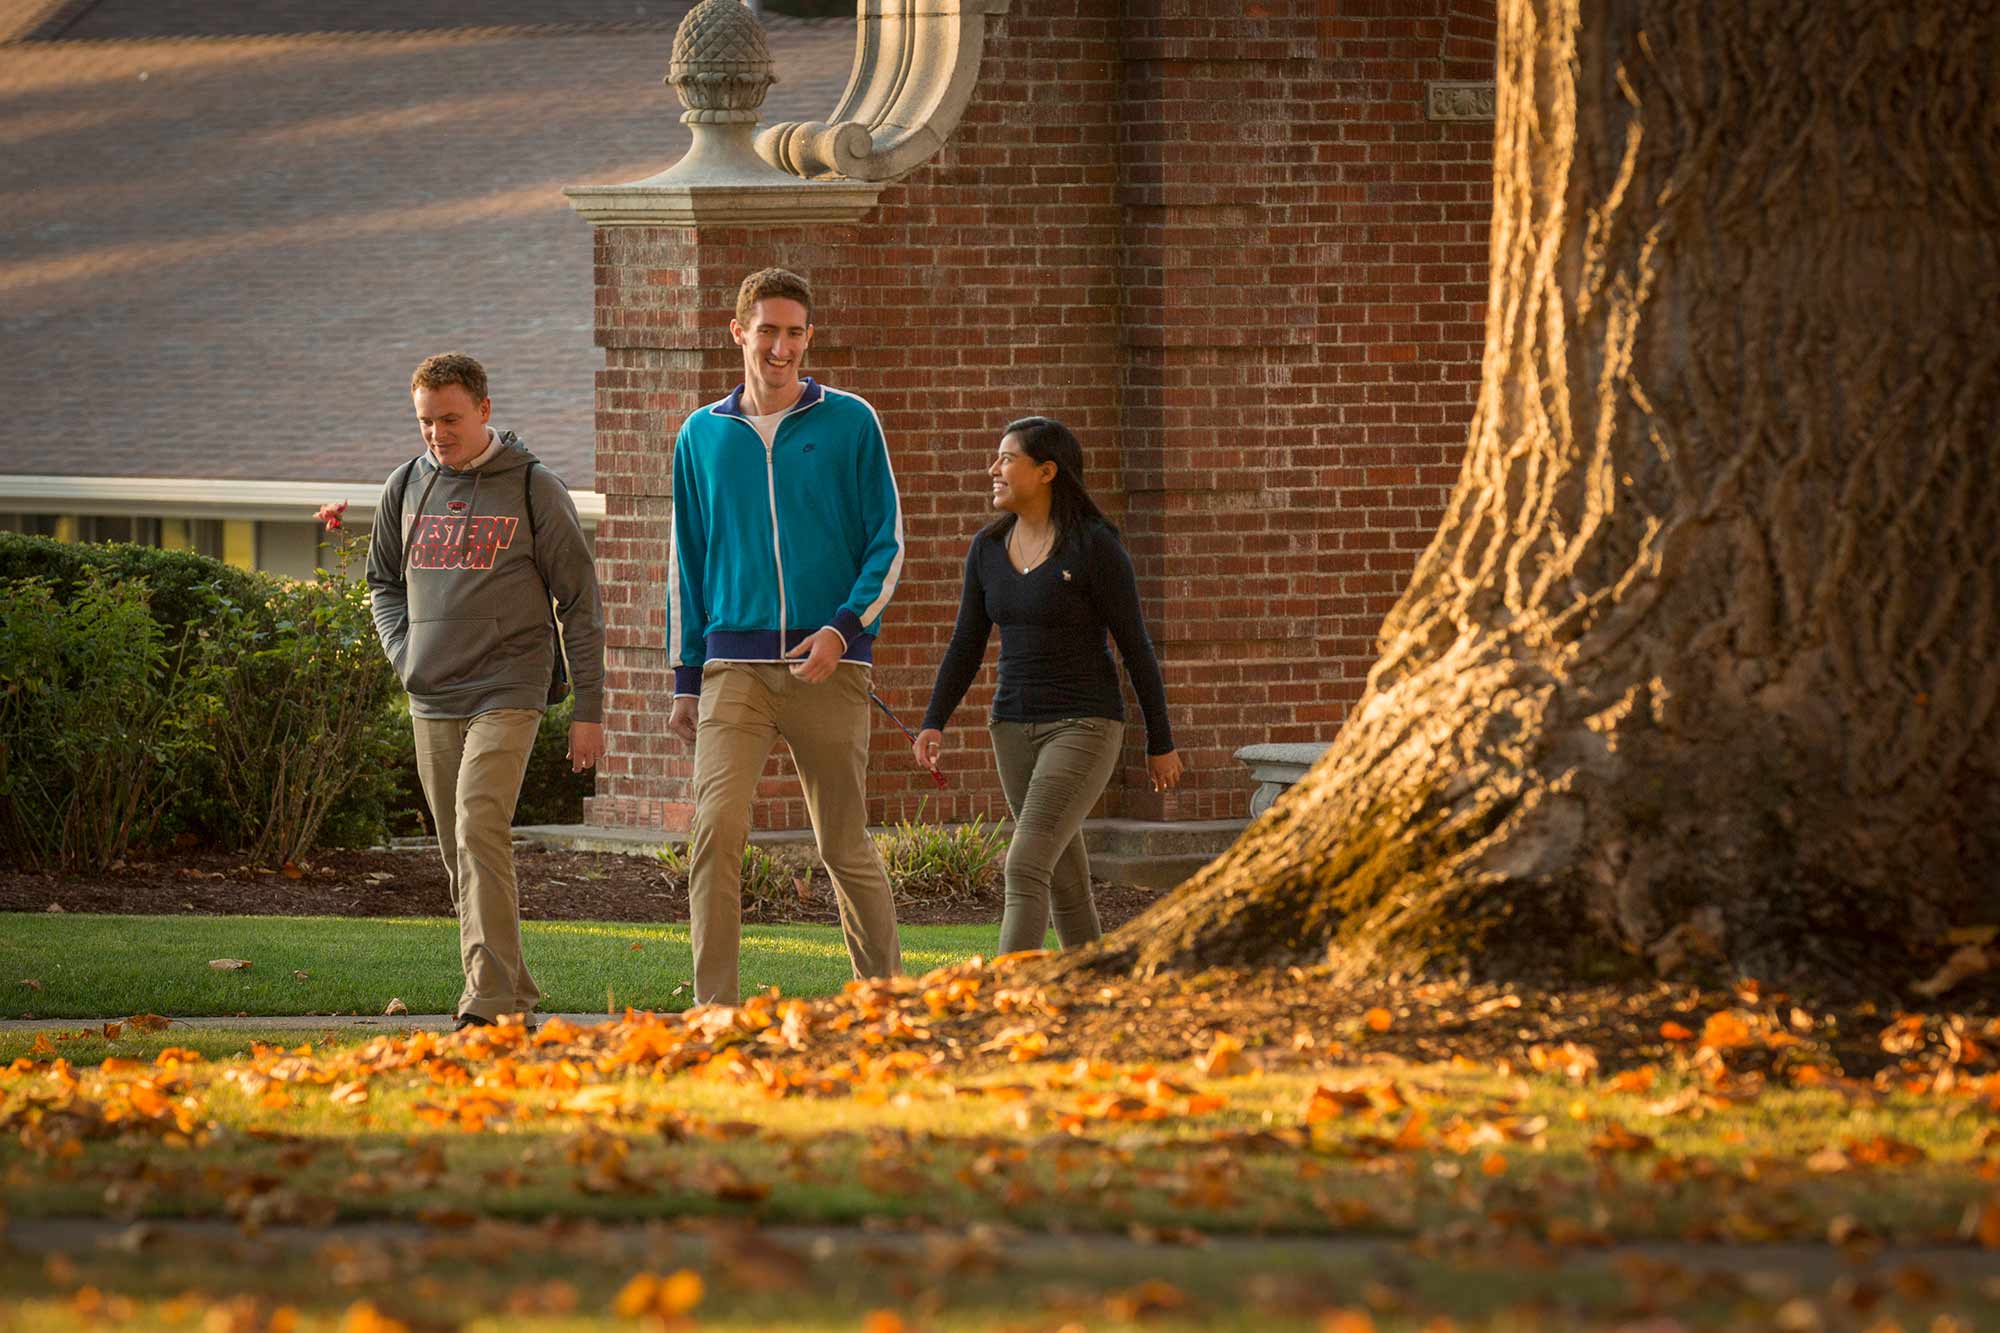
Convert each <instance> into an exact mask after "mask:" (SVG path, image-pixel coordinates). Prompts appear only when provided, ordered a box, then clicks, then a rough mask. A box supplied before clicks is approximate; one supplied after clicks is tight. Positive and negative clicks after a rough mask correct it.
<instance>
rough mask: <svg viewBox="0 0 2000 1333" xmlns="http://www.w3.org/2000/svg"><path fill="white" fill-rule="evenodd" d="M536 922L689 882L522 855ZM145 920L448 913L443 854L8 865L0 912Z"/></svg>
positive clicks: (1115, 907)
mask: <svg viewBox="0 0 2000 1333" xmlns="http://www.w3.org/2000/svg"><path fill="white" fill-rule="evenodd" d="M515 866H516V868H517V870H518V871H519V873H520V882H521V917H522V919H523V920H527V921H646V922H650V921H686V920H687V919H688V898H687V885H686V883H685V881H684V880H682V879H680V878H678V877H677V876H675V875H673V874H671V873H669V872H668V871H667V870H666V868H665V867H663V866H662V865H661V864H660V863H659V862H658V861H656V860H654V859H653V858H652V857H650V856H627V855H622V854H620V853H615V852H571V851H558V850H549V849H545V848H541V847H532V846H520V847H517V848H515ZM1155 896H1156V895H1155V894H1154V892H1153V891H1152V890H1150V889H1138V888H1133V887H1131V886H1129V885H1114V884H1105V883H1101V882H1100V883H1098V884H1097V885H1096V898H1097V911H1098V915H1099V917H1100V919H1101V920H1102V921H1103V924H1104V928H1105V929H1106V930H1110V929H1112V928H1113V927H1115V926H1118V925H1121V924H1123V923H1124V922H1125V921H1127V920H1130V919H1131V918H1132V917H1134V916H1137V915H1138V914H1139V913H1140V912H1141V911H1143V910H1144V909H1145V908H1147V907H1149V906H1151V905H1152V903H1153V901H1154V898H1155ZM1000 905H1001V903H1000V889H999V886H998V885H997V884H996V885H995V886H993V888H992V889H991V890H990V891H989V892H988V893H987V894H985V895H984V896H982V897H979V898H975V899H971V900H965V901H955V902H927V901H921V900H910V899H907V898H905V899H899V900H898V902H897V904H896V919H897V920H898V921H901V922H904V923H906V924H912V925H994V926H997V925H998V924H999V921H1000ZM743 906H744V913H743V915H744V919H745V920H746V921H755V922H763V923H771V924H779V923H787V922H797V923H813V924H832V923H834V922H836V921H838V920H839V917H838V915H837V913H836V909H835V906H834V898H833V886H832V885H831V884H830V883H828V881H827V878H826V873H825V871H823V870H819V871H815V873H814V874H813V875H812V877H811V879H810V880H809V881H808V883H807V886H806V894H805V896H803V897H800V896H798V895H796V894H794V893H787V894H785V895H783V896H782V897H779V898H774V899H746V900H745V902H744V905H743ZM55 908H60V909H61V910H63V911H65V912H100V913H120V914H131V915H138V916H176V915H183V914H192V915H200V916H361V917H373V916H446V917H448V916H451V915H452V907H451V898H450V895H449V893H448V892H447V890H446V888H445V878H444V867H443V865H442V864H441V863H440V862H439V861H438V857H437V853H436V852H435V851H327V852H322V853H319V854H317V855H316V856H315V857H314V858H313V860H312V861H311V862H310V863H308V864H306V865H304V866H295V867H291V868H289V869H284V870H279V869H272V868H269V867H259V866H246V865H244V864H243V863H242V861H241V859H240V858H237V857H232V856H228V855H226V854H221V853H214V852H200V851H184V852H174V853H168V854H162V855H160V856H158V857H155V858H149V859H144V860H136V859H135V860H133V861H130V862H129V863H126V864H123V865H121V866H119V867H118V868H117V869H115V870H110V871H107V872H105V873H104V874H102V875H42V874H32V873H28V872H24V871H19V870H12V869H7V868H5V867H0V912H46V911H51V910H53V909H55Z"/></svg>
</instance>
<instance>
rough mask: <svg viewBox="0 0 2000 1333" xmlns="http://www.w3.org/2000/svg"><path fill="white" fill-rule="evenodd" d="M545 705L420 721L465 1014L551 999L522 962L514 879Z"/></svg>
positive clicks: (516, 1009)
mask: <svg viewBox="0 0 2000 1333" xmlns="http://www.w3.org/2000/svg"><path fill="white" fill-rule="evenodd" d="M541 720H542V713H541V710H540V709H538V708H495V709H493V710H491V711H489V712H485V713H481V714H479V715H478V716H477V717H443V718H438V717H413V718H411V719H410V721H411V723H412V724H413V726H414V729H415V731H416V741H417V775H418V776H419V777H420V778H422V779H423V784H424V798H425V799H426V800H427V801H429V802H430V807H431V818H432V819H433V820H434V821H436V823H437V837H438V855H439V856H440V857H442V858H443V859H444V873H445V878H446V879H447V880H448V881H450V884H451V905H452V907H453V909H454V910H456V911H457V913H458V954H459V963H460V965H461V966H462V967H463V968H464V970H465V989H464V991H463V992H462V993H461V994H460V995H459V997H458V1012H459V1013H461V1014H477V1015H478V1016H479V1017H481V1018H484V1019H489V1020H490V1019H495V1018H498V1017H499V1016H500V1015H502V1014H525V1013H531V1012H532V1011H533V1010H534V1007H535V1005H536V1004H537V1003H538V1002H539V1001H540V1000H541V998H542V992H541V989H540V988H539V987H537V986H536V985H535V979H534V978H533V977H531V976H529V975H528V965H527V963H526V962H525V961H523V960H522V957H521V898H520V894H519V892H518V887H517V885H516V883H515V879H514V831H513V830H514V806H515V803H516V802H518V801H519V800H520V799H521V778H522V775H523V774H525V773H526V772H527V771H528V752H529V751H530V750H532V749H533V748H534V745H535V729H536V727H538V726H539V725H540V724H541Z"/></svg>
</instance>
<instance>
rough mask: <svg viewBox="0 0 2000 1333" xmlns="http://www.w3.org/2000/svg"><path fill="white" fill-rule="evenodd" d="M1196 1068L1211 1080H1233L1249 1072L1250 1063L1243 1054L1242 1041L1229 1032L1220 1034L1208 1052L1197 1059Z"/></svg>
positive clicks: (1212, 1042)
mask: <svg viewBox="0 0 2000 1333" xmlns="http://www.w3.org/2000/svg"><path fill="white" fill-rule="evenodd" d="M1194 1067H1195V1069H1196V1070H1197V1071H1199V1072H1200V1073H1203V1074H1206V1075H1208V1076H1209V1077H1210V1078H1231V1077H1234V1076H1235V1075H1237V1074H1242V1073H1246V1072H1248V1071H1249V1068H1250V1061H1249V1060H1248V1059H1247V1058H1245V1056H1244V1054H1243V1043H1242V1041H1240V1040H1239V1039H1237V1038H1235V1037H1232V1036H1230V1035H1229V1034H1228V1033H1227V1032H1218V1033H1216V1034H1215V1039H1214V1040H1213V1041H1211V1042H1210V1043H1209V1047H1208V1050H1206V1051H1205V1052H1203V1053H1202V1054H1201V1055H1200V1056H1199V1057H1197V1058H1196V1060H1195V1062H1194Z"/></svg>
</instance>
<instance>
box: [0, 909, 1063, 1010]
mask: <svg viewBox="0 0 2000 1333" xmlns="http://www.w3.org/2000/svg"><path fill="white" fill-rule="evenodd" d="M522 933H523V936H524V938H525V945H526V949H527V955H528V966H529V968H530V969H531V970H532V971H533V972H534V975H535V979H536V981H537V982H538V983H539V984H540V986H541V988H542V995H543V999H542V1009H543V1010H544V1011H545V1012H549V1013H606V1012H623V1010H624V1009H625V1008H626V1007H627V1006H628V1005H629V1006H631V1007H633V1008H636V1009H655V1010H668V1009H685V1008H687V1007H688V1005H689V1003H690V1001H691V995H690V990H691V986H690V981H691V978H692V976H693V962H692V954H691V952H690V950H689V946H688V928H687V927H686V926H685V925H678V924H667V925H661V924H652V925H626V924H619V923H616V922H596V921H535V922H528V923H526V924H525V925H524V926H523V927H522ZM902 934H903V965H904V968H905V969H906V970H908V971H910V972H915V973H922V972H927V971H929V970H930V969H932V968H935V967H942V966H944V965H946V964H948V963H954V962H958V961H960V960H962V959H965V958H969V957H971V956H972V955H974V954H979V953H989V954H990V953H991V952H992V949H993V947H994V944H995V938H996V932H995V928H994V927H992V926H905V927H903V932H902ZM1051 943H1053V941H1051ZM218 958H235V959H247V960H249V962H250V964H251V966H250V967H249V968H248V969H246V970H242V971H219V970H217V969H215V968H211V967H210V966H209V962H210V961H211V960H212V959H218ZM850 975H851V973H850V969H849V967H848V962H847V950H846V947H845V946H844V945H843V944H842V942H841V937H840V931H839V929H838V928H837V927H834V926H746V927H745V928H744V931H743V989H744V992H745V993H746V994H748V993H750V992H753V991H755V990H758V989H761V988H762V987H765V986H777V987H779V988H780V989H781V990H783V991H784V993H785V994H786V995H800V996H805V995H827V994H831V993H833V992H834V991H837V990H839V989H840V987H841V986H842V985H843V984H845V983H846V981H847V979H848V977H849V976H850ZM28 981H34V982H39V983H40V985H39V988H36V987H34V986H29V985H25V984H23V983H24V982H28ZM459 985H460V976H459V964H458V925H457V923H456V922H455V921H450V920H444V919H440V918H435V917H398V918H390V919H366V920H357V919H352V918H347V917H268V916H177V917H144V916H85V915H80V914H75V915H43V914H40V913H14V912H9V913H0V995H4V996H5V999H4V1002H0V1017H6V1018H23V1017H30V1016H32V1017H35V1018H94V1017H117V1016H120V1015H124V1014H137V1013H157V1014H167V1015H173V1016H179V1015H197V1014H200V1015H217V1014H220V1015H228V1014H257V1015H263V1014H334V1013H357V1014H379V1013H381V1012H382V1010H383V1009H384V1007H386V1006H387V1005H388V1003H389V1001H390V1000H392V999H400V1000H401V1001H402V1002H403V1003H404V1005H405V1006H407V1007H408V1009H409V1011H410V1012H411V1013H413V1014H422V1013H445V1012H449V1011H450V1010H451V1008H452V1006H453V1005H454V1004H456V1003H457V1000H458V992H459Z"/></svg>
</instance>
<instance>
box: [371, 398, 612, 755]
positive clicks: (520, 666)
mask: <svg viewBox="0 0 2000 1333" xmlns="http://www.w3.org/2000/svg"><path fill="white" fill-rule="evenodd" d="M498 438H499V441H500V448H499V449H498V450H497V451H496V452H494V453H493V456H492V457H491V458H490V459H488V460H487V462H485V463H484V464H482V465H481V466H478V467H474V468H466V469H464V470H463V471H461V470H459V469H457V468H449V467H443V466H440V465H439V463H438V461H437V459H436V458H435V457H434V456H432V454H431V453H430V452H429V451H428V450H426V451H425V453H424V454H423V456H422V457H420V458H418V459H417V460H416V463H415V464H414V465H413V466H411V467H407V468H398V469H396V472H395V473H394V474H393V475H392V476H391V477H390V478H389V484H388V485H387V486H385V487H384V488H383V491H382V502H381V504H380V505H378V506H377V507H376V510H375V534H374V537H373V539H372V540H371V541H370V543H369V547H368V587H369V590H370V593H371V594H372V596H371V603H372V607H373V612H374V616H375V633H376V635H377V636H378V637H379V638H380V639H381V640H382V649H383V651H384V652H386V653H388V655H389V661H390V662H391V663H392V664H393V665H394V666H395V668H396V674H397V675H398V676H400V677H402V681H403V688H404V689H406V690H408V691H409V693H410V711H411V712H412V713H414V714H415V715H416V716H418V717H473V716H476V715H478V714H480V713H484V712H487V711H489V710H491V709H495V708H542V707H546V706H547V703H548V689H549V677H550V673H551V671H552V670H553V669H554V667H555V651H556V648H555V637H554V634H553V632H552V631H551V629H550V625H549V599H550V597H551V596H553V597H554V599H555V609H556V614H557V616H558V617H559V618H560V619H561V621H562V631H563V643H564V646H565V647H566V649H567V652H566V653H565V656H566V657H567V659H568V662H569V669H570V681H571V685H572V688H573V689H574V690H575V691H576V721H578V722H601V721H603V720H604V615H603V610H602V608H601V607H600V605H599V602H598V596H597V570H596V567H595V565H593V564H592V561H591V555H590V547H589V545H588V543H587V542H586V541H585V540H584V535H583V525H582V523H581V522H579V521H578V519H577V516H576V506H575V505H574V504H572V503H571V502H570V498H569V490H568V489H567V488H566V487H565V486H564V485H563V484H562V481H561V479H560V478H558V477H557V476H556V475H555V474H554V473H553V472H550V471H549V470H548V469H547V468H546V467H541V466H536V467H535V468H533V469H532V470H530V469H529V466H528V465H529V464H530V463H533V462H535V461H536V460H535V456H534V455H533V454H531V453H529V452H528V451H527V450H526V449H525V448H523V447H522V446H521V443H520V441H519V440H517V439H515V437H514V435H513V433H512V432H508V433H506V434H504V435H501V436H499V437H498ZM399 482H400V483H401V484H400V485H399V484H398V483H399ZM531 484H532V485H533V486H534V489H535V503H534V522H533V525H532V527H531V526H530V523H529V520H528V504H527V487H528V486H529V485H531Z"/></svg>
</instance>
